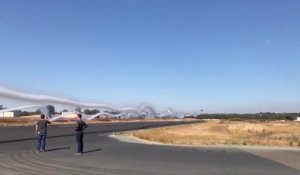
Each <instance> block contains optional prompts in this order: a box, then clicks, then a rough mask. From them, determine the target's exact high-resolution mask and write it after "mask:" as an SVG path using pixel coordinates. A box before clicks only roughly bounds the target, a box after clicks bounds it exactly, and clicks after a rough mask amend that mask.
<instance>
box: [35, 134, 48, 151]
mask: <svg viewBox="0 0 300 175" xmlns="http://www.w3.org/2000/svg"><path fill="white" fill-rule="evenodd" d="M46 138H47V135H46V134H39V135H38V146H37V149H38V150H40V149H41V147H42V150H45V148H46Z"/></svg>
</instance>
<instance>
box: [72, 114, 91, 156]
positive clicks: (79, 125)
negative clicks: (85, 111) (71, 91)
mask: <svg viewBox="0 0 300 175" xmlns="http://www.w3.org/2000/svg"><path fill="white" fill-rule="evenodd" d="M77 117H78V120H77V121H76V128H75V131H76V142H77V153H76V154H74V155H81V154H83V135H84V130H85V129H86V128H87V127H88V125H87V124H86V123H85V121H83V120H82V115H81V114H77Z"/></svg>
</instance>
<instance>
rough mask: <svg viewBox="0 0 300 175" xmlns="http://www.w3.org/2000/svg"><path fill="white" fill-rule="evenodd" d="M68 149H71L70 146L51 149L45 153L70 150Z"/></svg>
mask: <svg viewBox="0 0 300 175" xmlns="http://www.w3.org/2000/svg"><path fill="white" fill-rule="evenodd" d="M70 148H71V147H70V146H66V147H60V148H52V149H47V152H51V151H58V150H64V149H70Z"/></svg>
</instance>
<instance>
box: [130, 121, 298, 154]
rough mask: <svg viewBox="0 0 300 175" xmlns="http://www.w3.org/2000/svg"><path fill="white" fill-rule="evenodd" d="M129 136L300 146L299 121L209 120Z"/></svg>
mask: <svg viewBox="0 0 300 175" xmlns="http://www.w3.org/2000/svg"><path fill="white" fill-rule="evenodd" d="M127 134H129V135H130V136H134V137H137V138H139V139H144V140H148V141H154V142H160V143H165V144H185V145H262V146H288V147H298V148H300V122H295V121H256V120H251V121H229V120H209V121H205V122H203V123H194V124H187V125H178V126H171V127H163V128H154V129H146V130H138V131H134V132H129V133H127Z"/></svg>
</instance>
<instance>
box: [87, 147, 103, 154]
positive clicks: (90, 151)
mask: <svg viewBox="0 0 300 175" xmlns="http://www.w3.org/2000/svg"><path fill="white" fill-rule="evenodd" d="M101 150H102V149H100V148H98V149H93V150H89V151H84V152H83V153H84V154H87V153H92V152H96V151H101Z"/></svg>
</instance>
